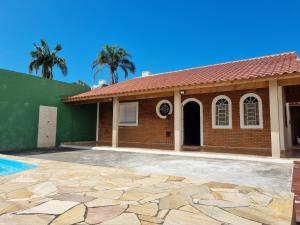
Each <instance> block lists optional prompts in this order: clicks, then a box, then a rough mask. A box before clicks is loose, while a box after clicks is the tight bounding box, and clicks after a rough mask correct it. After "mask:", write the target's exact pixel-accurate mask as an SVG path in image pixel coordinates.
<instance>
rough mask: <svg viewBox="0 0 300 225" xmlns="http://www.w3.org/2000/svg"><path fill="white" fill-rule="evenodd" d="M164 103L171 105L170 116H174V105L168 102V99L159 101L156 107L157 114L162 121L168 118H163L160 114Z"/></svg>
mask: <svg viewBox="0 0 300 225" xmlns="http://www.w3.org/2000/svg"><path fill="white" fill-rule="evenodd" d="M163 103H168V104H169V105H170V112H169V115H172V113H173V105H172V103H171V102H170V101H169V100H166V99H163V100H161V101H159V102H158V103H157V105H156V114H157V116H158V117H159V118H161V119H166V118H167V116H163V115H161V114H160V112H159V108H160V106H161V105H162V104H163Z"/></svg>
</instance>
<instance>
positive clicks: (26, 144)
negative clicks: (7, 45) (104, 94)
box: [0, 69, 96, 152]
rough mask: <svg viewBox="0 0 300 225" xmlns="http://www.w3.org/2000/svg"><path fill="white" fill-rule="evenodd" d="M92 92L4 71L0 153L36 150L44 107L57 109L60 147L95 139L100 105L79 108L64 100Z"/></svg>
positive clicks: (0, 99) (1, 77)
mask: <svg viewBox="0 0 300 225" xmlns="http://www.w3.org/2000/svg"><path fill="white" fill-rule="evenodd" d="M88 90H89V88H88V87H85V86H81V85H78V84H70V83H65V82H59V81H53V80H47V79H43V78H39V77H36V76H31V75H28V74H21V73H16V72H12V71H8V70H1V69H0V152H1V151H8V150H22V149H32V148H36V146H37V135H38V121H39V106H40V105H45V106H55V107H57V133H56V144H57V145H59V144H60V143H61V142H67V141H93V140H95V135H96V134H95V132H96V131H95V125H96V104H90V105H80V106H79V105H78V106H76V105H67V104H65V103H63V102H62V101H61V98H62V97H65V96H70V95H74V94H78V93H82V92H85V91H88Z"/></svg>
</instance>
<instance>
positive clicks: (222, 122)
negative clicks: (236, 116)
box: [212, 95, 232, 129]
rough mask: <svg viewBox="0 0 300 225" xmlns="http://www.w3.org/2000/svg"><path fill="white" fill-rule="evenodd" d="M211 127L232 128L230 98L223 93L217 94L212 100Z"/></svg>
mask: <svg viewBox="0 0 300 225" xmlns="http://www.w3.org/2000/svg"><path fill="white" fill-rule="evenodd" d="M212 127H213V128H229V129H230V128H232V119H231V100H230V98H228V97H227V96H225V95H219V96H217V97H215V98H214V100H213V102H212Z"/></svg>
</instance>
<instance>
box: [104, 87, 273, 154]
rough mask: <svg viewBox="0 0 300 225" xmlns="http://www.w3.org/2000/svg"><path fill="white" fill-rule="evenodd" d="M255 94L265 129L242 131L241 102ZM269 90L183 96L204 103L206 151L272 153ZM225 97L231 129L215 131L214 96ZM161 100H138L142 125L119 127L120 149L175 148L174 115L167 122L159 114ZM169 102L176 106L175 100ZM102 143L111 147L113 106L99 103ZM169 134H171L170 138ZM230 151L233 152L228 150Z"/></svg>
mask: <svg viewBox="0 0 300 225" xmlns="http://www.w3.org/2000/svg"><path fill="white" fill-rule="evenodd" d="M250 92H252V93H256V94H258V95H259V96H260V97H261V99H262V104H263V120H264V127H263V129H241V128H240V119H239V118H240V116H239V100H240V97H241V96H242V95H243V94H246V93H250ZM268 93H269V92H268V89H256V90H247V91H234V92H222V93H208V94H198V95H189V96H183V97H182V101H184V100H185V99H187V98H196V99H199V100H200V101H201V102H202V104H203V131H202V132H204V133H203V134H204V147H203V149H207V150H219V149H221V148H222V149H225V151H226V149H228V151H230V152H233V151H241V152H242V151H247V150H249V149H253V150H257V151H258V152H259V151H263V152H264V153H263V154H269V153H270V148H271V135H270V115H269V94H268ZM221 94H222V95H226V96H228V97H229V98H230V99H231V102H232V129H213V128H212V121H211V120H212V118H211V116H212V115H211V103H212V100H213V98H214V97H216V96H218V95H221ZM161 99H162V98H157V99H145V100H140V101H139V125H138V126H137V127H120V129H119V146H128V147H145V148H161V149H173V148H174V143H173V142H174V141H173V139H174V136H173V126H174V120H173V115H172V116H170V118H169V119H167V120H164V119H160V118H158V116H157V115H156V104H157V103H158V102H159V101H160V100H161ZM164 99H168V100H170V101H171V102H172V104H173V98H164ZM99 121H100V131H99V140H100V144H108V145H110V144H111V131H112V103H101V104H100V120H99ZM167 131H170V133H171V135H170V136H167ZM229 149H230V150H229Z"/></svg>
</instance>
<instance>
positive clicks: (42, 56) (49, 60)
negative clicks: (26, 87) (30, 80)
mask: <svg viewBox="0 0 300 225" xmlns="http://www.w3.org/2000/svg"><path fill="white" fill-rule="evenodd" d="M33 46H34V48H35V50H34V51H31V52H30V55H31V62H30V64H29V72H30V73H32V71H33V70H35V73H36V74H37V73H38V71H39V68H40V66H41V67H42V77H43V78H47V79H51V80H52V79H53V67H54V66H55V65H57V66H58V68H59V69H60V70H61V72H62V74H63V75H67V73H68V68H67V64H66V60H65V59H64V58H60V57H58V56H56V53H57V52H59V51H61V50H62V47H61V45H60V44H57V45H56V47H55V48H54V49H53V50H52V51H50V49H49V47H48V45H47V43H46V42H45V41H44V40H41V46H38V45H37V44H33Z"/></svg>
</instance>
